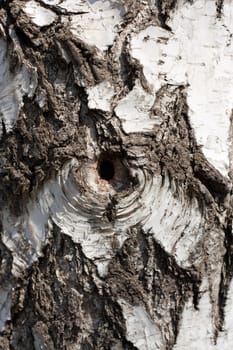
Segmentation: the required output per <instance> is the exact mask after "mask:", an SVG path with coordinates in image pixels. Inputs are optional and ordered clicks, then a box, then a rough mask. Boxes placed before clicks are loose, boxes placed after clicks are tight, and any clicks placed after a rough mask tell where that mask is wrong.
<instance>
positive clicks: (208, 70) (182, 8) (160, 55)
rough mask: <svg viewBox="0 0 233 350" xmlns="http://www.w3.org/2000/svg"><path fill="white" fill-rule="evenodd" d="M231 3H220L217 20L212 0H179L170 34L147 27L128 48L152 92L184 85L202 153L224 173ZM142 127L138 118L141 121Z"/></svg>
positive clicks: (232, 52) (231, 95) (232, 80)
mask: <svg viewBox="0 0 233 350" xmlns="http://www.w3.org/2000/svg"><path fill="white" fill-rule="evenodd" d="M231 18H232V6H231V4H230V2H229V1H226V2H224V11H223V18H222V19H216V4H215V2H214V1H212V0H206V1H204V0H198V1H194V2H193V3H190V2H185V3H184V2H183V1H179V6H178V7H177V9H176V11H174V15H173V17H172V18H171V19H170V22H169V25H170V27H171V28H172V33H170V32H167V31H165V30H164V29H161V28H159V27H156V26H149V27H148V28H146V29H145V30H143V31H141V32H139V33H138V34H135V35H134V36H133V37H132V40H131V53H132V56H133V57H134V58H137V59H138V60H139V61H140V63H141V64H142V65H143V71H144V75H145V77H146V79H147V80H148V82H149V83H150V84H151V85H152V86H153V88H154V92H156V91H157V90H158V89H159V88H160V87H161V86H162V85H164V84H166V83H170V84H174V85H180V84H185V85H187V86H188V89H187V93H188V96H187V98H188V105H189V116H190V121H191V125H192V127H193V128H194V130H195V133H196V138H197V141H198V143H199V144H200V145H202V146H203V152H204V154H205V156H206V158H207V159H208V160H209V161H210V162H211V163H212V164H213V165H214V166H215V167H216V168H217V169H218V170H219V171H220V172H221V173H222V174H223V175H224V176H226V175H227V174H228V171H229V144H228V142H229V141H228V137H229V129H230V116H231V110H232V107H233V103H232V100H233V90H232V85H233V71H232V69H231V62H232V57H233V46H232V45H231V43H232V38H231V27H232V25H230V27H228V25H229V23H231ZM142 127H143V122H142Z"/></svg>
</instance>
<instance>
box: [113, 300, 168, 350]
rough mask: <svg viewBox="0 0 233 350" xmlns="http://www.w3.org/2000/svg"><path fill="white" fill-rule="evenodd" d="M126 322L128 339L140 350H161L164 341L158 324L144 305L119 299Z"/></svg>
mask: <svg viewBox="0 0 233 350" xmlns="http://www.w3.org/2000/svg"><path fill="white" fill-rule="evenodd" d="M118 302H119V304H120V305H121V307H122V310H123V315H124V319H125V323H126V335H127V339H128V340H129V341H130V342H131V343H132V344H133V345H134V346H135V347H136V348H137V349H139V350H156V349H158V350H161V349H163V348H164V347H163V342H162V336H161V332H160V329H159V327H158V325H157V324H156V323H155V322H154V321H153V320H152V319H151V318H150V316H149V315H148V313H147V312H146V311H145V309H144V308H143V307H142V306H133V305H130V304H128V303H127V302H126V301H125V300H122V299H121V300H119V301H118Z"/></svg>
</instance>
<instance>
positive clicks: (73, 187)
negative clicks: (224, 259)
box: [2, 159, 204, 276]
mask: <svg viewBox="0 0 233 350" xmlns="http://www.w3.org/2000/svg"><path fill="white" fill-rule="evenodd" d="M117 167H118V168H119V169H118V170H117ZM117 171H119V174H120V179H118V177H117V176H116V179H115V180H113V183H110V182H108V181H106V180H103V179H101V178H100V176H99V173H98V170H97V162H95V161H89V162H87V163H79V162H78V161H77V160H75V159H73V160H72V161H70V162H69V163H67V164H65V165H64V167H63V169H62V170H61V171H60V172H59V174H58V176H57V178H56V179H54V180H50V181H49V182H47V184H46V185H45V186H44V188H43V190H41V191H40V192H39V193H38V195H37V198H36V199H35V200H34V201H32V202H31V203H30V204H29V205H28V208H27V213H25V214H24V215H22V216H21V217H18V218H13V217H12V216H10V215H9V214H8V213H7V212H4V213H3V220H2V222H3V237H2V239H3V242H4V244H5V245H6V246H7V247H8V249H9V250H10V251H11V252H12V255H13V274H14V275H16V276H17V275H19V274H20V271H22V270H23V269H25V268H26V267H27V266H30V265H31V264H32V263H33V262H34V261H35V260H37V259H38V257H39V256H41V252H42V248H43V246H44V244H45V242H46V238H47V235H48V232H49V231H48V230H49V227H48V226H49V220H51V221H52V222H54V223H55V224H56V225H58V226H59V227H60V229H61V231H62V232H63V233H65V234H66V235H68V236H70V237H72V239H73V241H74V242H75V243H80V244H81V246H82V249H83V252H84V254H85V255H86V256H87V257H88V258H89V259H91V260H92V261H93V262H94V263H95V264H96V266H97V267H98V270H99V273H100V274H101V275H105V274H106V273H107V266H108V263H109V261H110V260H111V259H112V257H113V256H114V255H115V253H116V251H117V250H118V249H120V247H121V246H122V244H123V243H124V241H125V240H126V239H127V237H128V228H129V227H131V226H134V225H136V224H138V223H141V224H142V226H143V229H144V231H145V232H148V231H149V232H152V233H153V235H154V237H155V239H156V240H157V241H159V242H160V244H161V245H162V246H163V248H164V249H165V250H166V251H167V252H168V253H169V254H171V255H172V256H174V258H175V259H176V261H177V263H178V264H180V265H181V266H183V267H189V266H190V265H192V264H194V263H195V259H196V258H197V259H199V258H200V257H199V256H197V257H196V256H195V254H194V252H195V251H196V245H197V243H199V242H200V240H202V239H204V218H203V217H202V216H201V214H200V211H199V208H198V205H197V202H196V201H195V200H193V201H192V202H190V203H189V205H188V206H187V202H186V201H185V198H184V195H183V193H182V192H180V191H177V189H176V188H175V185H174V183H172V184H170V181H169V179H168V177H165V179H162V177H161V176H157V175H156V176H151V174H150V173H148V172H147V171H146V170H141V169H131V172H132V174H133V175H134V176H136V177H137V178H138V181H139V184H138V185H137V187H136V188H133V187H131V186H130V185H127V186H129V187H127V188H126V189H124V188H123V189H122V183H121V181H122V182H124V181H125V178H126V177H127V176H126V175H125V173H124V171H122V169H121V165H120V164H118V163H116V172H117ZM113 196H115V198H116V199H117V203H116V205H115V217H114V218H113V220H112V221H111V220H109V219H108V217H107V216H106V215H107V214H106V213H107V212H106V210H107V208H108V206H109V205H111V197H113ZM190 256H192V259H191V258H190Z"/></svg>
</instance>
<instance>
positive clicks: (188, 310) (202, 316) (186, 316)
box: [174, 280, 230, 350]
mask: <svg viewBox="0 0 233 350" xmlns="http://www.w3.org/2000/svg"><path fill="white" fill-rule="evenodd" d="M200 293H201V294H202V296H201V299H200V301H199V305H198V310H195V309H194V307H193V300H192V298H190V299H189V301H188V302H187V303H186V304H185V308H184V310H183V314H182V320H181V322H180V327H179V328H180V330H179V334H178V337H177V341H176V345H175V346H174V350H187V349H190V350H197V349H200V350H201V349H205V350H213V349H216V350H217V349H218V348H216V347H215V346H214V343H213V338H214V334H213V330H214V329H213V326H212V323H211V310H212V306H211V301H210V296H209V288H208V282H207V280H203V282H202V285H201V288H200ZM219 349H220V348H219ZM228 349H230V348H228Z"/></svg>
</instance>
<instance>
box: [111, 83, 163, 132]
mask: <svg viewBox="0 0 233 350" xmlns="http://www.w3.org/2000/svg"><path fill="white" fill-rule="evenodd" d="M154 100H155V96H154V95H153V94H149V93H147V92H146V91H145V90H144V89H143V87H142V86H141V84H140V82H139V81H136V83H135V86H134V88H133V90H132V91H130V92H129V94H128V95H127V96H126V97H124V98H123V99H122V100H120V101H119V103H118V105H117V107H116V108H115V112H116V115H117V116H118V117H119V118H120V120H121V122H122V127H123V129H124V131H125V132H126V133H132V132H149V131H151V130H152V129H153V127H154V126H155V125H159V124H160V123H161V122H162V121H161V120H160V118H158V117H155V116H153V117H152V116H151V115H150V114H151V113H150V110H151V108H152V106H153V103H154Z"/></svg>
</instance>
